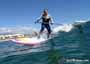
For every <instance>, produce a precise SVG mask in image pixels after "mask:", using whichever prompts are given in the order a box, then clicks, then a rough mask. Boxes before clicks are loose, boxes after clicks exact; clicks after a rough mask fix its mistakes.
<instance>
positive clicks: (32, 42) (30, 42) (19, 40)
mask: <svg viewBox="0 0 90 64" xmlns="http://www.w3.org/2000/svg"><path fill="white" fill-rule="evenodd" d="M47 40H48V39H45V38H37V37H32V38H17V39H11V41H13V42H14V43H19V44H26V45H36V44H40V43H43V42H45V41H47Z"/></svg>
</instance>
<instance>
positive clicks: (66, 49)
mask: <svg viewBox="0 0 90 64" xmlns="http://www.w3.org/2000/svg"><path fill="white" fill-rule="evenodd" d="M89 29H90V23H88V24H87V23H86V24H84V25H83V29H82V30H79V29H78V28H74V29H72V30H71V31H70V32H59V33H58V34H57V36H56V37H54V38H53V39H51V40H49V41H47V42H45V43H43V44H40V45H36V46H28V45H23V44H16V43H14V42H12V41H6V42H0V64H16V63H18V64H90V30H89Z"/></svg>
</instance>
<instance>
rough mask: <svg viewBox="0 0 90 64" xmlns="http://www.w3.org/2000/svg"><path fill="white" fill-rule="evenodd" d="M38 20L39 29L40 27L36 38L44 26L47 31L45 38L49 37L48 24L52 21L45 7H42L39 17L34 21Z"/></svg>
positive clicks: (49, 29)
mask: <svg viewBox="0 0 90 64" xmlns="http://www.w3.org/2000/svg"><path fill="white" fill-rule="evenodd" d="M40 20H42V21H41V22H40ZM39 22H40V23H41V29H40V32H39V36H38V38H40V34H42V32H43V31H44V29H45V28H46V29H47V31H48V34H47V38H49V36H50V34H51V32H52V30H51V27H50V24H51V25H52V24H53V21H52V18H51V16H50V15H49V14H48V11H47V9H44V11H43V13H42V15H41V17H40V18H39V19H38V20H37V21H36V22H35V23H39Z"/></svg>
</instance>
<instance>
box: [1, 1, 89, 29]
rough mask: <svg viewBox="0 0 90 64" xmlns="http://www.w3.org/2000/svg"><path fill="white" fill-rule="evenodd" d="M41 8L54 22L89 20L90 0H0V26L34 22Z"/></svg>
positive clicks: (31, 24)
mask: <svg viewBox="0 0 90 64" xmlns="http://www.w3.org/2000/svg"><path fill="white" fill-rule="evenodd" d="M43 9H48V12H49V14H50V15H51V16H52V18H53V20H54V22H55V23H72V22H75V21H76V20H90V14H89V13H90V0H0V27H10V26H19V25H30V26H32V27H36V28H37V27H40V24H34V21H35V20H36V19H37V18H38V17H39V16H40V15H41V13H42V11H43Z"/></svg>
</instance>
